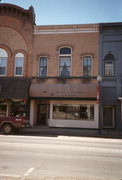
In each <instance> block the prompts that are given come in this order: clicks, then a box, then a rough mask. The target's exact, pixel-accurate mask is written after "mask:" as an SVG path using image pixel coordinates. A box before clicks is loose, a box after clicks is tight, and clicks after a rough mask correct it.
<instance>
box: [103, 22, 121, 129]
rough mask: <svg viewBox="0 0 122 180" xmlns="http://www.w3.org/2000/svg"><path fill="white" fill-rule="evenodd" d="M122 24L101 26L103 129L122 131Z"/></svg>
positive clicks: (104, 24)
mask: <svg viewBox="0 0 122 180" xmlns="http://www.w3.org/2000/svg"><path fill="white" fill-rule="evenodd" d="M121 66H122V23H103V24H100V74H101V76H102V82H101V105H102V106H101V110H100V112H101V116H100V118H101V119H100V121H101V122H102V128H114V129H117V130H120V129H122V104H121V103H122V69H121Z"/></svg>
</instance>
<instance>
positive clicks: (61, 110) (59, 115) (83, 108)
mask: <svg viewBox="0 0 122 180" xmlns="http://www.w3.org/2000/svg"><path fill="white" fill-rule="evenodd" d="M53 119H65V120H90V121H91V120H94V106H93V105H77V104H76V105H75V104H74V105H68V104H64V105H61V104H54V105H53Z"/></svg>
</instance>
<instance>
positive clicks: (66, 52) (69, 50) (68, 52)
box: [60, 48, 71, 54]
mask: <svg viewBox="0 0 122 180" xmlns="http://www.w3.org/2000/svg"><path fill="white" fill-rule="evenodd" d="M60 54H71V48H61V49H60Z"/></svg>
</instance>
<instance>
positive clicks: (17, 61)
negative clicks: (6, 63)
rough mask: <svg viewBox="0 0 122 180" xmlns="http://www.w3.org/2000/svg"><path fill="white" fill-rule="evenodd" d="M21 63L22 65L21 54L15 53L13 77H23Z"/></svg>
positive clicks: (22, 56)
mask: <svg viewBox="0 0 122 180" xmlns="http://www.w3.org/2000/svg"><path fill="white" fill-rule="evenodd" d="M23 63H24V55H23V53H17V54H16V55H15V76H22V75H23Z"/></svg>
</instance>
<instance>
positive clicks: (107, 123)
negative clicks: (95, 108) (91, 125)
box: [103, 106, 115, 128]
mask: <svg viewBox="0 0 122 180" xmlns="http://www.w3.org/2000/svg"><path fill="white" fill-rule="evenodd" d="M114 124H115V123H114V107H113V106H105V107H103V128H114Z"/></svg>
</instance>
